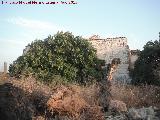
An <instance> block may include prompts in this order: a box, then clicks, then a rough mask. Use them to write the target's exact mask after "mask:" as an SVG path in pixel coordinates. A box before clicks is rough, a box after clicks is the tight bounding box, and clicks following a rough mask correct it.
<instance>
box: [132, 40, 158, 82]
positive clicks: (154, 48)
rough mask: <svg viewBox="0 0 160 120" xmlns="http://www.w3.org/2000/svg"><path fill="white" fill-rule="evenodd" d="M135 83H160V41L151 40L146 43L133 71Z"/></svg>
mask: <svg viewBox="0 0 160 120" xmlns="http://www.w3.org/2000/svg"><path fill="white" fill-rule="evenodd" d="M132 79H133V80H132V82H133V83H134V84H141V83H146V84H154V85H160V41H157V40H155V41H149V42H147V43H146V45H144V47H143V50H142V51H141V52H140V56H139V58H138V60H137V61H136V62H135V67H134V70H133V72H132Z"/></svg>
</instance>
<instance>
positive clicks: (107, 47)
mask: <svg viewBox="0 0 160 120" xmlns="http://www.w3.org/2000/svg"><path fill="white" fill-rule="evenodd" d="M89 42H90V43H92V45H93V47H95V48H96V49H97V56H98V58H100V59H103V60H105V62H106V65H107V64H111V63H112V60H113V59H114V58H116V59H120V64H118V65H117V66H116V67H115V66H114V67H113V68H111V73H110V74H112V81H118V82H122V83H130V81H131V79H130V77H129V71H128V68H129V62H130V49H129V46H128V44H127V38H126V37H115V38H106V39H101V38H100V37H99V36H97V35H94V36H92V37H91V38H90V39H89Z"/></svg>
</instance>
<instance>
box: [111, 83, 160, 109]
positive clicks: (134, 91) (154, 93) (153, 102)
mask: <svg viewBox="0 0 160 120" xmlns="http://www.w3.org/2000/svg"><path fill="white" fill-rule="evenodd" d="M111 94H112V99H115V100H120V101H123V102H124V103H126V104H127V107H128V108H130V107H138V108H140V107H143V106H144V107H149V106H156V107H158V108H160V87H158V86H152V85H143V86H134V85H122V84H113V85H112V88H111Z"/></svg>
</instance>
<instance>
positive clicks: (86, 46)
mask: <svg viewBox="0 0 160 120" xmlns="http://www.w3.org/2000/svg"><path fill="white" fill-rule="evenodd" d="M102 64H104V61H102V60H99V59H98V58H97V57H96V50H95V49H94V48H93V47H92V46H91V44H90V43H89V42H88V41H87V40H86V39H83V38H82V37H79V36H74V35H72V33H69V32H65V33H63V32H58V33H57V34H56V35H54V36H49V37H48V38H47V39H45V40H43V41H42V40H36V41H34V42H32V43H31V44H29V45H28V46H27V47H26V49H25V50H24V53H23V55H22V56H20V57H18V58H17V60H16V61H14V62H13V64H11V65H10V67H9V73H10V75H11V76H16V77H20V76H21V75H25V76H29V75H32V76H34V77H35V78H37V79H39V80H42V81H44V82H52V81H53V79H54V76H55V75H60V76H61V77H62V79H64V80H67V82H73V81H74V82H75V81H76V82H80V83H84V82H86V81H88V80H89V78H90V76H91V77H93V78H96V79H97V80H100V79H102V76H103V74H102V69H101V65H102Z"/></svg>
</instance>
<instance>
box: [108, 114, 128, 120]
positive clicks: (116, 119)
mask: <svg viewBox="0 0 160 120" xmlns="http://www.w3.org/2000/svg"><path fill="white" fill-rule="evenodd" d="M105 120H127V118H126V116H125V115H124V114H120V115H116V116H113V115H110V116H107V117H106V119H105Z"/></svg>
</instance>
